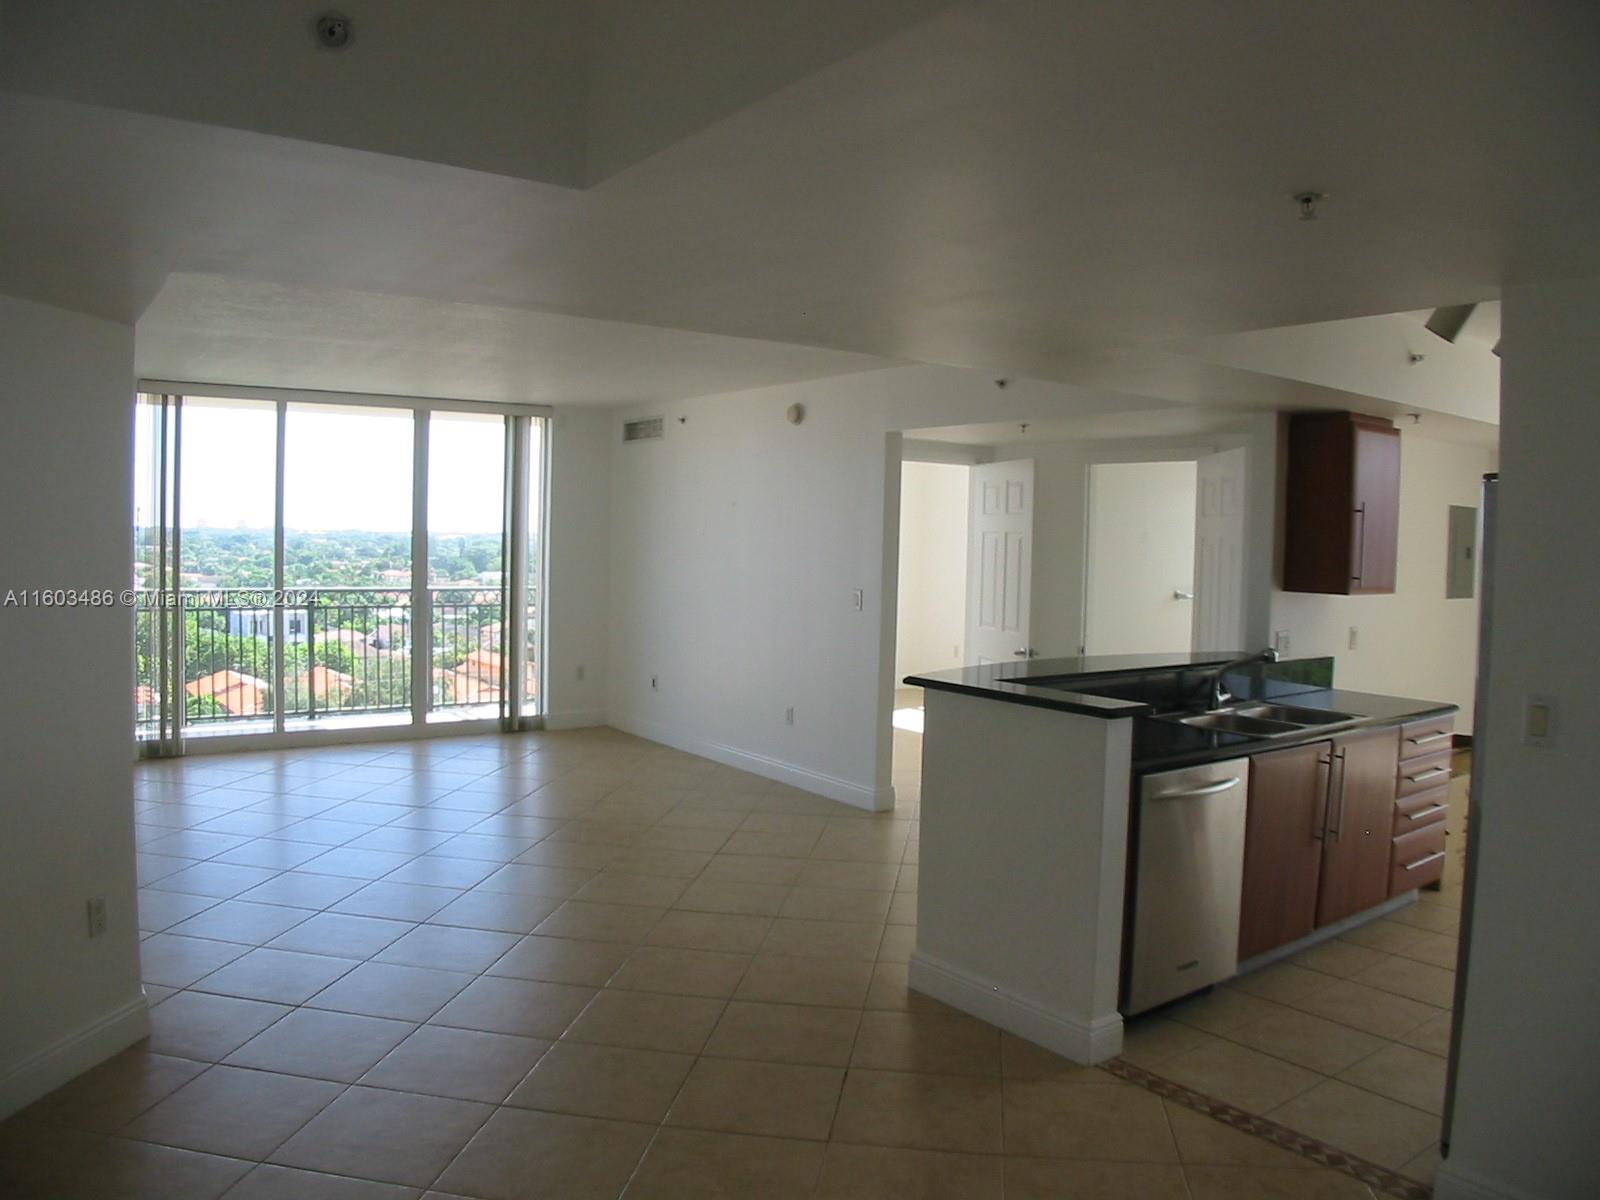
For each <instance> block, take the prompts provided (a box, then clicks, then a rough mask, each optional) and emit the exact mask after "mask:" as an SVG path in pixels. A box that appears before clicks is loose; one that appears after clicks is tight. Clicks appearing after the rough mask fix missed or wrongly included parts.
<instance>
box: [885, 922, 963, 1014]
mask: <svg viewBox="0 0 1600 1200" xmlns="http://www.w3.org/2000/svg"><path fill="white" fill-rule="evenodd" d="M890 928H891V929H892V928H894V926H890ZM908 970H909V968H908V965H907V964H906V963H903V962H883V961H882V960H880V961H878V962H876V963H874V964H873V965H872V982H871V985H870V986H869V987H868V988H867V999H866V1006H867V1007H868V1008H870V1009H878V1010H882V1011H887V1012H926V1013H944V1014H945V1015H947V1016H948V1015H951V1014H954V1013H956V1012H957V1011H958V1010H957V1009H954V1008H951V1007H950V1006H949V1005H948V1004H945V1003H943V1002H942V1001H939V1000H935V999H934V998H933V997H932V996H929V995H926V994H924V993H922V992H919V991H915V990H913V989H912V987H911V986H910V984H909V982H908V980H907V974H908Z"/></svg>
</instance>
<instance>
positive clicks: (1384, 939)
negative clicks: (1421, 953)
mask: <svg viewBox="0 0 1600 1200" xmlns="http://www.w3.org/2000/svg"><path fill="white" fill-rule="evenodd" d="M1423 932H1425V931H1423V930H1419V929H1417V927H1416V926H1414V925H1402V924H1400V923H1399V922H1397V921H1390V920H1377V921H1370V922H1368V923H1367V924H1365V925H1357V926H1356V927H1355V928H1354V929H1349V930H1346V931H1345V932H1344V933H1342V934H1340V935H1339V940H1340V941H1343V942H1348V943H1350V944H1351V945H1354V946H1365V947H1367V949H1369V950H1379V951H1382V952H1383V953H1384V954H1395V953H1398V952H1399V951H1400V950H1403V949H1404V948H1405V947H1407V946H1410V945H1412V944H1414V943H1415V942H1417V941H1418V940H1420V938H1421V935H1422V933H1423Z"/></svg>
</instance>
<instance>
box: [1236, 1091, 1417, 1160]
mask: <svg viewBox="0 0 1600 1200" xmlns="http://www.w3.org/2000/svg"><path fill="white" fill-rule="evenodd" d="M1265 1115H1266V1116H1268V1117H1270V1118H1271V1119H1272V1120H1274V1121H1277V1122H1278V1123H1279V1124H1280V1125H1287V1126H1288V1127H1289V1128H1290V1129H1295V1130H1298V1131H1299V1132H1301V1133H1304V1134H1308V1135H1309V1136H1311V1137H1314V1138H1317V1139H1319V1140H1321V1141H1324V1142H1327V1143H1328V1144H1329V1145H1330V1146H1337V1147H1338V1148H1339V1149H1341V1150H1347V1151H1349V1152H1350V1153H1351V1154H1355V1155H1358V1156H1360V1157H1362V1158H1365V1159H1369V1160H1370V1161H1372V1162H1375V1163H1378V1164H1379V1165H1380V1166H1385V1167H1393V1168H1398V1167H1399V1166H1401V1165H1402V1164H1404V1163H1407V1162H1409V1161H1411V1159H1413V1158H1415V1157H1416V1156H1417V1155H1418V1154H1419V1153H1421V1152H1422V1150H1424V1149H1425V1148H1427V1147H1428V1146H1429V1145H1431V1144H1432V1143H1433V1142H1435V1141H1437V1140H1438V1137H1439V1118H1438V1117H1436V1116H1434V1115H1433V1114H1432V1113H1425V1112H1423V1111H1421V1110H1420V1109H1415V1108H1412V1107H1410V1106H1409V1105H1405V1104H1400V1103H1398V1102H1397V1101H1394V1100H1387V1099H1385V1098H1384V1097H1382V1096H1378V1095H1374V1094H1373V1093H1372V1092H1368V1091H1364V1090H1363V1089H1361V1088H1357V1087H1353V1086H1351V1085H1350V1084H1348V1083H1342V1082H1340V1081H1339V1080H1337V1079H1329V1080H1326V1081H1325V1082H1323V1083H1320V1084H1318V1085H1317V1086H1316V1087H1314V1088H1312V1089H1311V1090H1309V1091H1307V1092H1305V1093H1303V1094H1302V1095H1299V1096H1296V1097H1295V1098H1294V1099H1293V1100H1291V1101H1289V1102H1288V1103H1287V1104H1285V1105H1283V1106H1282V1107H1281V1108H1276V1109H1273V1110H1272V1111H1271V1112H1268V1113H1266V1114H1265Z"/></svg>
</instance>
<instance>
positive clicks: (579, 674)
mask: <svg viewBox="0 0 1600 1200" xmlns="http://www.w3.org/2000/svg"><path fill="white" fill-rule="evenodd" d="M578 681H579V682H580V683H581V682H582V681H583V664H582V663H579V664H578Z"/></svg>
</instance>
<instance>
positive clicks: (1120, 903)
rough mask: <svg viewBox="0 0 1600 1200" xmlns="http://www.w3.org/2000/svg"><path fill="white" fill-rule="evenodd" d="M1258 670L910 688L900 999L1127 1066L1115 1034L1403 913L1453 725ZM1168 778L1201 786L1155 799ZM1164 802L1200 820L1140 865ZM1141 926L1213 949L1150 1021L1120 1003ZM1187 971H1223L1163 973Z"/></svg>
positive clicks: (1303, 668) (1181, 824)
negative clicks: (918, 720)
mask: <svg viewBox="0 0 1600 1200" xmlns="http://www.w3.org/2000/svg"><path fill="white" fill-rule="evenodd" d="M1261 657H1265V656H1255V657H1254V658H1253V659H1251V658H1246V656H1243V655H1239V654H1233V653H1213V654H1170V655H1144V656H1116V657H1101V658H1072V659H1053V660H1034V661H1030V662H1017V663H998V664H988V665H984V666H980V667H971V668H966V669H964V670H956V671H943V672H937V673H931V674H927V675H915V676H911V677H909V678H907V679H906V683H907V684H908V685H910V686H914V687H921V688H923V689H924V707H925V716H924V733H923V751H922V753H923V769H922V778H923V788H922V807H921V822H922V823H921V834H920V839H921V847H920V869H919V887H918V910H919V915H918V929H917V945H916V949H915V951H914V953H913V955H912V959H911V966H910V982H911V985H912V986H913V987H914V988H916V989H917V990H918V991H921V992H924V993H926V994H928V995H931V996H933V997H935V998H937V999H939V1000H942V1001H944V1002H945V1003H947V1004H950V1005H952V1006H954V1007H956V1008H959V1009H962V1010H964V1011H966V1012H969V1013H972V1014H973V1015H975V1016H978V1017H981V1018H983V1019H984V1020H987V1021H989V1022H991V1023H993V1024H995V1025H998V1026H1000V1027H1001V1028H1004V1029H1007V1030H1010V1031H1011V1032H1013V1033H1015V1034H1017V1035H1019V1036H1021V1037H1025V1038H1027V1039H1029V1040H1031V1041H1034V1042H1036V1043H1038V1044H1040V1045H1043V1046H1046V1047H1048V1048H1050V1049H1052V1050H1054V1051H1056V1052H1057V1053H1060V1054H1062V1055H1065V1056H1066V1057H1068V1058H1070V1059H1073V1060H1075V1061H1077V1062H1084V1063H1093V1062H1101V1061H1104V1060H1105V1059H1107V1058H1111V1057H1114V1056H1115V1055H1117V1054H1118V1053H1119V1052H1120V1050H1121V1046H1122V1020H1123V1014H1124V1013H1130V1012H1134V1011H1140V1010H1142V1009H1143V1008H1145V1007H1150V1006H1151V1005H1152V1004H1153V1003H1160V1002H1164V1000H1166V999H1170V998H1175V997H1176V996H1177V995H1181V994H1183V992H1184V991H1186V990H1187V991H1192V990H1195V989H1196V988H1198V987H1201V986H1204V985H1205V984H1206V983H1207V982H1211V981H1214V980H1215V979H1220V978H1225V977H1227V975H1231V974H1232V973H1233V972H1234V971H1235V970H1237V969H1238V966H1239V965H1240V963H1243V964H1244V965H1245V966H1246V967H1248V966H1252V965H1256V964H1257V963H1259V962H1262V961H1266V960H1267V959H1269V958H1270V957H1275V956H1276V955H1277V954H1278V953H1287V952H1289V951H1290V950H1292V949H1295V948H1298V947H1299V946H1301V945H1304V944H1308V943H1309V942H1311V941H1314V940H1318V939H1320V938H1322V937H1327V936H1333V935H1334V934H1336V933H1338V932H1340V931H1342V930H1344V929H1347V928H1349V927H1350V926H1351V925H1354V924H1358V923H1361V922H1362V921H1365V920H1370V919H1372V918H1373V917H1375V916H1379V915H1382V914H1383V913H1385V912H1389V911H1392V910H1393V909H1394V908H1396V907H1399V906H1401V905H1404V904H1408V903H1410V902H1412V901H1413V900H1414V899H1415V892H1416V888H1417V887H1418V886H1420V885H1422V884H1425V883H1427V882H1430V881H1431V879H1435V878H1437V865H1438V864H1439V863H1440V862H1441V861H1442V859H1443V837H1444V825H1443V811H1444V810H1443V807H1442V805H1438V804H1436V803H1434V801H1435V799H1436V797H1437V796H1438V795H1439V794H1440V791H1439V789H1441V788H1442V787H1444V786H1445V785H1447V783H1448V777H1449V747H1450V742H1451V733H1450V731H1451V728H1452V722H1453V714H1454V712H1455V709H1454V706H1453V705H1450V704H1442V703H1437V702H1431V701H1426V700H1408V699H1403V698H1399V697H1393V696H1375V695H1367V694H1364V693H1356V692H1344V691H1339V690H1337V689H1334V688H1333V687H1332V686H1331V685H1332V660H1330V659H1308V660H1300V661H1297V662H1286V663H1264V662H1261V661H1259V659H1260V658H1261ZM1441 764H1442V765H1441ZM1169 772H1184V773H1185V774H1183V775H1179V774H1169ZM1196 772H1198V774H1196ZM1179 778H1198V779H1200V780H1202V781H1203V782H1201V783H1200V784H1198V785H1195V786H1192V787H1184V788H1182V789H1181V790H1173V789H1171V788H1170V787H1168V788H1166V789H1165V790H1163V789H1162V787H1161V786H1160V784H1161V781H1164V780H1169V779H1179ZM1141 788H1143V789H1144V790H1143V792H1142V793H1141ZM1247 793H1248V799H1249V803H1248V806H1247V803H1246V795H1247ZM1141 794H1142V795H1143V797H1144V804H1141V803H1140V797H1141ZM1173 797H1204V798H1205V803H1204V804H1203V805H1202V804H1201V803H1199V802H1196V801H1194V800H1188V801H1185V802H1184V803H1182V804H1178V803H1176V802H1171V803H1162V804H1160V806H1159V809H1152V812H1158V814H1159V815H1158V818H1156V819H1151V820H1150V822H1149V828H1148V830H1146V831H1145V837H1144V841H1145V842H1146V845H1145V847H1144V849H1146V850H1150V849H1152V848H1154V847H1155V846H1156V844H1157V841H1158V839H1165V841H1164V846H1165V857H1164V858H1161V859H1157V860H1153V861H1142V860H1141V857H1140V850H1141V845H1140V838H1141V832H1140V821H1139V816H1138V814H1139V813H1140V811H1142V810H1143V808H1144V807H1145V806H1146V805H1150V804H1151V803H1152V802H1162V801H1168V800H1170V798H1173ZM1213 798H1214V799H1213ZM1213 810H1214V811H1213ZM1247 830H1248V836H1247ZM1435 842H1437V843H1438V845H1437V848H1436V849H1435V847H1434V843H1435ZM1247 843H1248V845H1247ZM1186 889H1187V890H1186ZM1141 904H1143V906H1144V912H1143V916H1144V917H1145V919H1146V922H1145V923H1148V921H1149V920H1150V919H1151V917H1152V914H1154V913H1155V912H1156V911H1157V910H1158V909H1164V910H1166V915H1165V916H1164V917H1163V920H1164V921H1165V922H1166V924H1167V925H1171V924H1172V922H1173V921H1176V922H1177V923H1178V925H1179V926H1182V925H1183V923H1184V922H1186V921H1189V922H1191V923H1192V922H1193V921H1194V920H1195V919H1197V918H1196V917H1195V916H1194V915H1193V914H1195V913H1196V912H1198V911H1199V910H1201V909H1204V910H1206V911H1207V912H1208V913H1211V914H1212V915H1211V916H1209V917H1208V918H1207V919H1208V920H1210V922H1211V924H1212V925H1213V926H1214V927H1215V928H1214V929H1213V932H1212V939H1211V940H1212V942H1213V943H1225V945H1222V946H1221V948H1220V949H1219V950H1218V952H1217V953H1216V954H1210V951H1207V950H1201V951H1197V952H1196V953H1195V954H1193V955H1192V956H1187V957H1186V956H1185V955H1184V954H1180V953H1178V952H1177V951H1173V952H1172V954H1171V956H1170V957H1171V958H1172V960H1173V961H1172V963H1171V964H1170V969H1169V968H1168V967H1167V966H1166V965H1164V964H1163V963H1161V962H1158V963H1157V964H1156V973H1157V975H1158V976H1159V975H1161V974H1162V973H1163V972H1164V973H1165V975H1166V976H1168V977H1166V978H1158V979H1157V981H1156V983H1155V984H1154V985H1153V986H1150V987H1145V988H1144V994H1145V996H1146V997H1155V999H1148V998H1147V999H1143V1000H1141V998H1140V995H1139V989H1138V988H1135V989H1134V997H1133V1000H1134V1002H1133V1003H1132V1004H1130V1002H1129V976H1130V974H1131V973H1132V972H1131V968H1132V967H1133V966H1135V965H1136V963H1137V962H1138V960H1139V959H1140V958H1141V956H1142V957H1143V958H1144V959H1150V958H1151V956H1152V954H1153V955H1154V956H1155V958H1156V959H1158V960H1159V959H1160V958H1161V955H1162V954H1165V953H1167V948H1166V947H1165V945H1164V944H1162V943H1161V942H1160V940H1159V939H1158V938H1157V937H1155V936H1151V935H1149V934H1147V933H1145V932H1143V929H1144V924H1142V923H1140V922H1139V921H1137V920H1136V919H1134V918H1137V917H1138V916H1139V915H1140V905H1141ZM1136 926H1137V927H1138V928H1139V929H1140V930H1141V932H1140V934H1139V937H1138V938H1133V937H1131V936H1129V933H1128V931H1129V930H1130V929H1132V928H1134V927H1136ZM1161 934H1162V936H1163V937H1165V938H1166V939H1167V941H1172V938H1173V934H1172V931H1171V929H1163V930H1162V931H1161ZM1182 936H1183V932H1182V929H1181V928H1180V929H1179V931H1178V940H1179V941H1180V942H1181V940H1182ZM1130 947H1131V951H1130ZM1213 949H1216V947H1213ZM1208 954H1210V957H1212V958H1215V959H1217V960H1218V961H1217V962H1214V963H1207V962H1206V961H1205V960H1206V959H1207V956H1208ZM1197 964H1198V965H1199V971H1204V970H1205V969H1207V968H1209V969H1211V970H1213V971H1214V972H1219V973H1216V974H1213V975H1212V976H1211V977H1210V978H1209V979H1208V978H1197V976H1198V975H1199V971H1197V972H1196V975H1195V976H1190V977H1184V976H1182V975H1177V974H1174V972H1182V971H1184V970H1189V969H1193V968H1196V967H1197Z"/></svg>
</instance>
